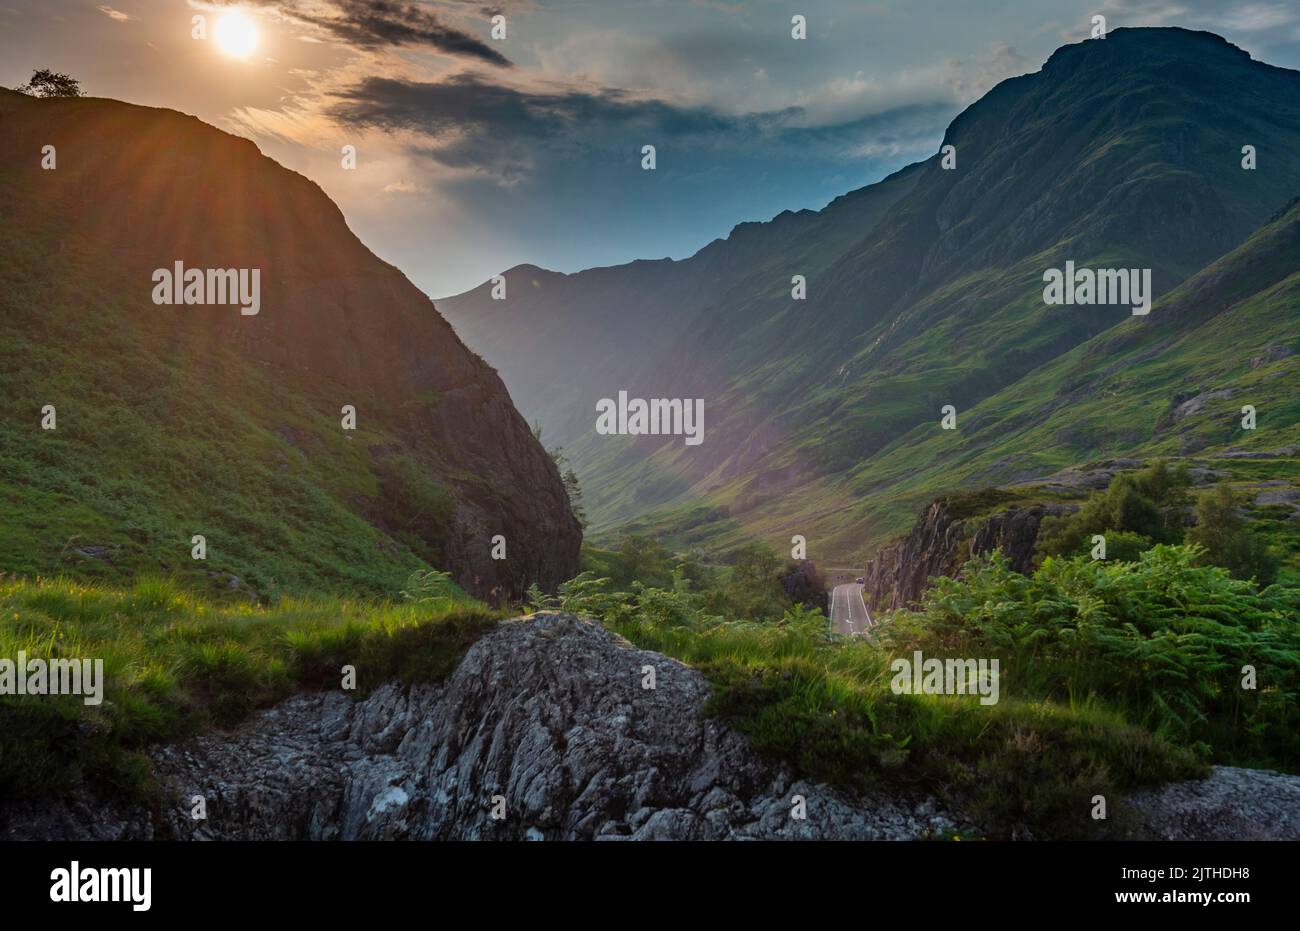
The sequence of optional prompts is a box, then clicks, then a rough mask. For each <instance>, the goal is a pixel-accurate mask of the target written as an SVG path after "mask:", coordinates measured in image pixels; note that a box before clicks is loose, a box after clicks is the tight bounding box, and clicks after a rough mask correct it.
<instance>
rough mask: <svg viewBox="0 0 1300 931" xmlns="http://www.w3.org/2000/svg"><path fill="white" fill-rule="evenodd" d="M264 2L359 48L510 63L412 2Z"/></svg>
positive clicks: (368, 0)
mask: <svg viewBox="0 0 1300 931" xmlns="http://www.w3.org/2000/svg"><path fill="white" fill-rule="evenodd" d="M263 5H265V6H273V7H276V8H278V9H279V10H280V12H282V13H284V14H285V15H286V16H289V17H292V18H293V19H296V20H299V21H301V22H305V23H311V24H312V25H314V26H319V27H321V28H322V29H325V30H327V31H329V32H331V33H333V34H334V35H335V36H337V37H339V38H340V39H343V40H344V41H345V42H350V43H351V44H353V45H356V46H359V47H361V48H381V47H384V46H393V45H425V46H429V47H430V48H435V49H437V50H438V51H440V52H446V53H447V54H448V55H458V56H463V57H468V58H476V59H478V60H479V61H485V62H488V63H490V64H493V65H500V66H503V67H507V68H508V67H511V62H510V60H509V59H508V58H506V57H505V56H504V55H502V54H501V53H500V52H498V51H497V50H496V49H494V48H492V47H491V46H490V45H488V44H487V43H486V42H484V41H483V40H481V39H478V38H476V37H474V36H472V35H470V34H469V33H467V32H464V31H462V30H460V29H456V28H455V27H453V26H449V25H447V24H446V23H444V22H443V21H442V20H441V19H439V18H438V17H437V16H436V15H434V14H433V13H431V12H429V11H428V10H427V9H424V8H423V7H420V6H417V5H415V4H413V3H397V2H393V0H332V3H331V5H332V7H333V9H332V12H331V13H329V14H328V15H322V14H319V13H315V12H312V11H309V10H306V9H303V7H302V5H301V4H300V3H298V2H296V0H263Z"/></svg>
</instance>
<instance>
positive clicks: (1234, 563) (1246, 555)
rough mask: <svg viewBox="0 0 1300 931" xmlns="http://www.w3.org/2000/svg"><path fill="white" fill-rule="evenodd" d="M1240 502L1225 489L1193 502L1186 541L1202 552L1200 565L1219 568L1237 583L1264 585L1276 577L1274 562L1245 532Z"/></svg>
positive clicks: (1216, 490) (1218, 488)
mask: <svg viewBox="0 0 1300 931" xmlns="http://www.w3.org/2000/svg"><path fill="white" fill-rule="evenodd" d="M1241 504H1242V502H1241V499H1240V497H1239V496H1238V495H1236V494H1235V493H1234V492H1233V491H1232V489H1231V488H1229V487H1228V486H1227V485H1216V486H1215V487H1214V488H1212V489H1210V490H1209V491H1207V492H1205V493H1204V494H1202V495H1201V496H1200V497H1199V498H1197V500H1196V526H1195V527H1193V528H1192V529H1191V530H1189V531H1188V532H1187V538H1188V541H1189V542H1191V543H1197V544H1200V545H1201V546H1203V547H1204V548H1205V555H1204V557H1203V560H1202V561H1203V562H1206V563H1210V564H1211V565H1215V566H1222V567H1223V568H1225V569H1227V570H1228V571H1229V572H1230V573H1232V575H1233V577H1235V578H1238V579H1252V578H1253V579H1254V580H1255V581H1256V582H1257V583H1258V584H1259V585H1261V586H1263V585H1268V584H1270V583H1271V582H1272V581H1273V580H1274V579H1275V578H1276V577H1277V567H1278V560H1277V558H1276V557H1275V556H1274V555H1273V554H1272V553H1271V552H1269V549H1268V547H1267V546H1266V545H1265V544H1264V542H1263V541H1262V540H1260V539H1259V538H1257V537H1255V536H1252V535H1251V533H1250V531H1249V530H1247V529H1246V522H1245V520H1243V519H1242V516H1241V514H1240V512H1239V511H1238V508H1239V507H1240V506H1241Z"/></svg>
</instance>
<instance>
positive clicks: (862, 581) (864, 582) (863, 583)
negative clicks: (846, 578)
mask: <svg viewBox="0 0 1300 931" xmlns="http://www.w3.org/2000/svg"><path fill="white" fill-rule="evenodd" d="M853 581H855V582H857V583H858V584H859V585H866V584H867V582H866V579H864V578H862V576H858V577H857V578H856V579H854V580H853Z"/></svg>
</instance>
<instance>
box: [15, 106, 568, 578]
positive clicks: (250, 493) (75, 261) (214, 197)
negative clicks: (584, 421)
mask: <svg viewBox="0 0 1300 931" xmlns="http://www.w3.org/2000/svg"><path fill="white" fill-rule="evenodd" d="M0 138H3V141H4V145H5V147H6V149H7V151H9V152H11V153H13V155H14V157H13V158H7V159H5V160H4V161H3V164H0V249H2V250H3V252H4V255H5V257H6V260H5V262H4V263H3V266H2V267H0V320H3V323H4V330H5V339H4V341H3V343H2V344H0V360H2V362H0V398H2V399H3V400H2V401H0V528H3V531H2V532H0V569H3V570H6V571H10V572H19V573H30V574H37V573H40V574H49V573H56V572H67V573H72V574H74V575H79V576H84V577H91V578H96V577H102V578H113V577H118V576H129V575H132V574H135V573H137V572H140V571H142V570H151V569H152V570H156V569H158V568H160V567H161V568H163V569H167V570H172V571H178V572H182V573H185V574H188V575H192V576H193V577H194V578H196V579H198V580H203V581H204V582H205V583H212V584H218V585H222V586H226V587H230V588H236V589H241V590H249V591H250V592H251V593H252V594H262V595H265V594H274V593H278V592H281V591H284V592H308V591H315V590H320V589H328V590H333V591H370V592H384V593H389V594H393V593H395V592H396V590H397V589H398V588H400V587H401V583H402V582H403V581H404V580H405V578H406V576H407V574H408V573H409V572H411V571H412V570H415V569H419V568H428V567H430V566H432V567H437V568H440V569H443V570H446V571H449V572H451V573H452V574H453V576H454V578H455V579H456V581H457V582H459V583H460V584H461V585H462V586H463V587H464V588H466V589H467V590H469V591H471V592H473V593H475V594H479V595H487V594H489V593H490V592H491V590H492V589H494V588H500V589H502V590H503V591H504V592H506V593H513V594H515V595H518V594H520V593H522V592H523V590H524V589H525V588H526V587H527V586H528V585H529V584H531V583H533V582H539V583H541V584H542V585H544V586H550V585H554V584H555V583H557V582H558V581H561V580H563V579H565V578H568V577H570V576H572V575H573V574H574V572H575V570H576V560H577V550H578V546H579V543H580V530H579V528H578V525H577V522H576V520H575V518H574V516H573V514H572V512H571V510H570V507H569V502H568V496H567V494H566V492H565V489H564V487H563V485H562V483H561V481H560V476H559V473H558V470H557V468H556V465H555V463H554V462H553V461H552V459H551V457H550V456H548V455H547V453H546V452H545V450H543V448H542V447H541V446H540V444H539V443H538V442H537V441H536V440H535V438H534V437H533V436H532V433H531V431H530V430H529V428H528V425H527V423H526V422H525V421H524V420H523V418H522V417H520V415H519V413H518V412H517V411H516V410H515V409H514V407H513V405H512V404H511V402H510V398H509V396H508V395H507V393H506V390H505V388H504V386H503V385H502V383H501V381H500V379H499V378H498V377H497V375H496V373H495V372H494V371H493V370H492V369H491V368H489V367H488V366H487V365H486V364H484V362H483V361H482V360H481V359H479V358H478V357H477V356H476V355H474V354H473V353H471V352H469V351H467V350H466V349H465V347H464V345H463V344H462V343H461V342H460V340H459V339H458V338H457V337H456V335H455V333H454V332H453V331H452V329H451V327H450V326H449V325H448V324H447V323H446V322H445V321H444V320H443V319H442V317H441V316H439V314H438V312H437V310H436V309H435V308H434V306H433V304H432V303H431V302H430V301H429V300H428V299H427V298H426V297H425V296H424V295H423V294H422V293H421V292H420V291H419V290H417V289H416V288H415V287H414V286H413V285H412V284H411V283H410V282H409V281H408V280H407V279H406V278H405V277H404V276H403V275H402V274H401V273H400V272H399V271H398V270H397V269H395V268H393V267H392V266H390V265H388V264H386V263H384V262H382V261H380V260H379V259H378V258H377V257H376V256H375V255H374V254H372V253H371V252H370V251H369V250H368V249H366V247H365V246H364V245H363V244H362V243H361V242H360V241H359V240H358V239H357V238H356V236H354V235H353V234H352V232H351V231H350V230H349V229H348V227H347V224H346V222H345V221H344V218H343V216H342V214H341V213H340V212H339V210H338V208H337V207H336V206H335V205H334V204H333V203H332V202H331V201H330V200H329V199H328V198H327V197H326V196H325V194H324V193H323V192H322V191H321V190H320V189H319V188H318V187H317V186H316V185H315V184H313V183H312V182H310V181H308V180H307V179H306V178H304V177H302V176H300V175H298V174H296V173H294V172H291V171H288V170H286V169H285V168H283V167H282V166H280V165H278V164H277V163H275V162H274V161H272V160H271V159H269V158H266V157H264V156H263V155H262V154H261V153H260V152H259V151H258V150H257V147H256V146H255V145H253V143H251V142H249V141H247V140H244V139H240V138H237V137H234V136H231V135H228V134H226V133H223V132H221V131H219V130H216V129H214V128H212V127H210V126H207V125H205V124H203V123H201V122H200V121H199V120H197V119H194V118H193V117H189V116H185V115H182V114H180V113H176V112H173V111H168V110H158V109H149V108H145V107H138V106H132V105H128V104H125V103H120V102H117V101H112V100H102V99H91V98H79V99H40V100H38V99H34V98H30V97H26V96H23V95H21V94H16V93H12V92H8V91H0ZM46 147H52V148H46ZM51 158H52V159H54V161H53V162H52V164H53V166H54V167H53V168H52V169H50V168H46V167H42V164H43V162H44V163H45V164H47V165H48V164H51V162H50V161H49V160H50V159H51ZM177 262H181V263H183V268H188V269H199V270H205V269H235V270H239V269H243V270H245V272H246V278H245V284H247V285H248V286H249V288H250V290H249V293H250V294H251V285H252V283H253V281H254V280H256V281H258V282H260V284H259V290H260V295H259V300H258V301H257V302H254V303H256V304H258V305H260V306H258V307H256V308H255V307H254V304H253V303H250V302H245V303H244V305H243V306H244V307H245V308H246V309H248V310H254V309H256V312H255V313H247V314H246V313H243V312H242V311H241V308H240V307H239V306H233V305H231V304H218V305H213V304H204V305H199V304H194V305H185V304H180V303H179V298H180V296H181V295H180V294H179V285H178V302H177V303H173V304H168V303H162V304H160V303H157V300H158V299H159V298H165V297H166V295H165V294H163V293H161V292H160V291H159V288H162V287H163V285H162V284H161V283H160V279H159V278H158V277H157V273H158V270H166V271H173V270H174V268H175V263H177ZM252 270H257V274H258V277H257V279H254V278H253V277H252ZM203 280H204V281H206V282H207V283H208V284H211V283H212V282H211V281H210V280H209V279H206V278H205V279H203ZM214 295H215V296H216V297H217V298H220V295H219V294H218V293H216V292H215V291H214V292H213V293H212V294H209V295H207V297H208V298H213V297H214ZM349 405H350V406H351V407H352V408H354V409H355V417H356V421H355V430H349V429H344V427H345V424H344V418H345V412H344V408H345V406H349ZM47 406H48V407H52V408H53V416H54V420H53V423H47V418H46V413H45V411H46V408H47ZM43 426H53V428H54V429H43ZM195 534H200V535H203V536H204V537H205V538H206V549H207V559H206V561H205V562H201V561H199V560H196V559H193V558H192V552H191V546H192V544H191V537H192V535H195ZM498 534H499V535H501V536H502V537H504V538H505V544H506V557H507V558H505V559H494V558H492V549H493V539H492V538H493V537H494V536H495V535H498ZM498 555H499V554H498Z"/></svg>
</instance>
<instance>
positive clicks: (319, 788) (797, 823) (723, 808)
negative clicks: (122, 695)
mask: <svg viewBox="0 0 1300 931" xmlns="http://www.w3.org/2000/svg"><path fill="white" fill-rule="evenodd" d="M649 670H653V673H654V680H655V681H654V685H655V687H654V688H646V687H645V685H646V681H647V679H646V677H647V676H648V675H649ZM708 691H709V686H708V685H707V683H706V681H705V679H704V677H703V676H702V675H701V674H700V673H699V672H697V671H696V670H694V669H691V668H689V667H687V666H684V665H682V664H681V663H678V662H676V661H675V660H672V659H669V658H668V657H665V656H663V655H661V654H658V653H652V652H649V651H645V650H638V649H636V648H635V647H633V646H632V645H631V644H629V643H627V642H626V641H625V640H623V639H622V638H620V637H618V636H617V635H615V634H612V633H610V632H609V631H607V630H606V629H605V628H603V627H602V626H600V625H599V624H596V623H593V622H590V621H583V620H580V619H578V618H576V617H573V616H571V615H565V614H541V615H535V616H532V617H529V618H522V619H519V620H516V621H510V622H506V623H504V624H502V625H501V626H500V627H499V628H497V629H496V630H494V631H493V632H491V633H489V634H487V635H486V636H484V637H483V638H482V639H481V640H479V641H478V642H477V643H476V644H475V645H474V646H473V647H471V648H470V650H469V651H468V653H466V655H465V658H464V660H463V661H462V662H461V664H460V666H459V667H458V668H457V670H456V672H455V673H453V675H452V676H451V677H450V678H448V679H447V680H446V681H445V682H443V683H442V684H439V685H415V686H404V685H401V684H398V683H390V684H388V685H385V686H383V687H381V688H379V689H377V690H375V691H374V692H373V693H371V694H370V695H369V696H368V697H366V698H364V699H361V700H353V699H352V698H350V697H349V696H347V695H346V694H343V693H340V692H321V693H315V694H305V695H299V696H296V697H294V698H291V699H289V700H287V701H285V702H283V703H281V704H280V705H278V706H276V707H274V708H272V709H270V710H267V711H264V712H262V713H260V714H258V715H256V716H255V717H253V718H250V719H249V720H248V721H246V722H245V723H244V724H243V725H241V726H239V727H238V728H236V729H234V730H232V731H229V732H225V733H213V734H208V735H205V736H202V737H199V738H197V739H194V740H192V741H189V742H187V743H184V744H178V745H173V746H167V747H162V748H159V749H156V750H155V751H153V754H152V755H153V759H154V770H155V775H156V777H157V781H158V787H159V789H158V797H157V799H156V800H155V804H154V805H152V806H146V805H123V804H121V803H118V804H105V803H103V802H97V801H95V800H93V799H91V798H89V797H80V798H75V799H72V800H65V801H64V802H62V803H60V804H58V805H46V806H39V805H31V804H24V805H21V806H16V805H15V806H6V805H5V804H4V803H3V801H0V839H9V840H15V839H32V838H41V839H54V840H58V839H63V840H68V839H96V840H125V839H158V838H175V839H189V840H469V839H491V840H523V839H531V840H542V839H546V840H586V839H592V840H736V839H789V840H803V839H832V840H884V839H889V840H904V839H919V838H929V837H945V836H951V833H952V832H953V831H955V830H960V831H961V832H962V833H963V835H965V836H971V835H978V834H979V833H980V832H979V830H978V828H977V827H974V826H972V825H971V824H969V822H967V821H966V819H964V818H962V817H961V816H960V815H958V814H955V813H953V812H951V811H949V810H947V809H945V807H944V806H943V805H941V804H940V803H939V802H937V801H936V800H935V799H933V798H930V797H926V796H923V795H908V794H903V793H886V792H878V793H875V794H871V795H865V796H862V795H849V794H846V793H843V792H840V791H838V790H835V789H833V788H830V787H828V786H826V785H822V784H819V783H816V782H812V781H809V780H806V779H799V778H796V777H794V776H793V775H792V774H791V773H790V772H789V771H788V770H787V769H786V768H785V767H784V766H783V765H781V764H779V763H774V762H772V761H769V760H766V759H763V758H760V757H759V756H758V755H756V754H755V753H754V751H753V750H752V749H750V747H749V746H748V744H747V743H746V742H745V740H744V739H743V738H742V737H741V736H740V735H739V734H737V733H736V732H735V731H734V730H732V729H731V728H730V727H729V726H728V725H726V724H725V723H723V722H722V721H720V720H718V719H716V718H709V717H705V716H703V715H702V713H701V712H702V707H703V703H704V701H705V698H706V696H707V695H708ZM800 799H802V802H803V811H804V812H806V817H803V818H800V817H797V816H796V813H797V812H798V810H799V805H800ZM200 800H201V804H202V806H203V808H204V814H205V815H206V817H203V818H195V817H194V813H195V812H196V811H197V810H198V806H199V804H200ZM1298 800H1300V778H1297V777H1292V776H1281V775H1278V774H1275V773H1263V772H1255V771H1251V770H1240V769H1228V768H1222V767H1220V768H1216V769H1215V770H1214V771H1213V773H1212V774H1211V776H1210V778H1209V779H1206V780H1202V781H1199V782H1189V783H1180V784H1177V785H1173V786H1168V787H1166V788H1164V789H1159V790H1153V791H1149V792H1144V793H1139V794H1138V795H1136V796H1134V797H1133V799H1132V800H1131V801H1132V804H1133V806H1134V808H1135V809H1136V811H1137V813H1138V815H1139V818H1140V821H1141V825H1142V829H1143V830H1145V831H1146V832H1147V833H1148V834H1150V835H1152V836H1156V837H1165V838H1170V839H1195V838H1204V837H1215V838H1218V837H1228V838H1231V837H1240V838H1263V837H1268V838H1292V839H1297V838H1300V804H1297V801H1298Z"/></svg>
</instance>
